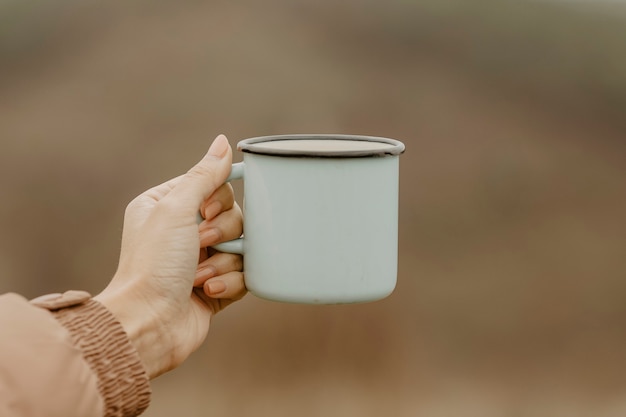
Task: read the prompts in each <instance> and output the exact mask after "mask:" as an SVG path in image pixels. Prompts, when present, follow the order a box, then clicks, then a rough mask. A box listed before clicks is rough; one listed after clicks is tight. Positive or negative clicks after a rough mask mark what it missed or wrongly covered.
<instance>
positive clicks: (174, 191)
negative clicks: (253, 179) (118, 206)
mask: <svg viewBox="0 0 626 417" xmlns="http://www.w3.org/2000/svg"><path fill="white" fill-rule="evenodd" d="M231 162H232V149H231V148H230V145H229V144H228V141H227V139H226V137H224V136H223V135H220V136H218V137H217V138H216V139H215V141H214V142H213V144H212V145H211V147H210V148H209V151H208V152H207V154H206V155H205V156H204V158H203V159H202V160H201V161H200V162H199V163H198V164H197V165H196V166H194V167H193V168H192V169H191V170H189V172H187V173H186V174H185V175H182V176H180V177H177V178H174V179H172V180H170V181H167V182H165V183H164V184H161V185H159V186H157V187H154V188H152V189H150V190H148V191H146V192H144V193H143V194H141V195H140V196H138V197H137V198H135V199H134V200H133V201H132V202H131V203H130V204H129V205H128V207H127V209H126V213H125V217H124V232H123V236H122V250H121V254H120V261H119V266H118V270H117V272H116V273H115V276H114V277H113V279H112V281H111V283H110V284H109V285H108V286H107V288H106V289H105V290H104V291H103V292H102V293H100V294H99V295H97V296H96V297H94V298H95V299H96V300H97V301H99V302H101V303H102V304H103V305H105V306H106V307H107V308H108V309H109V310H110V311H111V312H112V313H113V314H114V315H115V316H116V317H117V319H118V320H119V321H120V322H121V324H122V326H123V327H124V330H125V331H126V333H127V334H128V335H129V338H130V340H131V342H132V343H133V344H134V345H135V347H136V348H137V350H138V352H139V355H140V357H141V360H142V362H143V364H144V367H145V368H146V371H147V373H148V375H149V377H150V378H154V377H156V376H158V375H160V374H162V373H164V372H167V371H168V370H170V369H173V368H175V367H176V366H178V365H180V364H181V363H182V362H183V361H184V360H185V359H186V358H187V357H188V356H189V355H190V354H191V353H192V352H193V351H194V350H196V349H197V348H198V347H199V346H200V344H201V343H202V342H203V340H204V338H205V337H206V335H207V332H208V330H209V323H210V320H211V317H212V316H213V315H214V314H216V313H217V312H218V311H220V310H221V309H223V308H224V307H226V306H227V305H228V304H230V303H232V302H233V301H235V300H238V299H240V298H241V297H243V296H244V295H245V293H246V289H245V286H244V283H243V274H242V272H240V271H241V269H242V261H241V256H239V255H233V254H226V253H219V252H216V251H214V250H212V249H210V248H207V247H208V246H210V245H214V244H216V243H219V242H223V241H227V240H231V239H235V238H237V237H239V236H240V235H241V233H242V215H241V210H240V209H239V206H238V205H237V204H236V203H235V201H234V197H233V191H232V188H231V186H230V184H224V181H225V180H226V178H227V176H228V174H229V172H230V168H231ZM198 210H200V212H201V213H202V214H203V217H204V218H205V220H204V221H203V222H202V223H201V224H200V225H198V224H197V220H196V219H197V213H198Z"/></svg>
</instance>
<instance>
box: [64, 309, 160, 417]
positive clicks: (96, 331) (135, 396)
mask: <svg viewBox="0 0 626 417" xmlns="http://www.w3.org/2000/svg"><path fill="white" fill-rule="evenodd" d="M52 314H53V315H54V316H55V318H56V319H57V320H58V321H59V322H61V324H63V326H65V327H66V328H67V329H68V330H69V332H70V334H71V337H72V341H73V342H74V343H75V345H76V346H77V347H78V348H80V349H81V350H82V352H83V356H84V358H85V360H86V361H87V363H88V364H89V366H90V367H91V368H92V369H93V371H94V372H95V373H96V374H97V375H98V380H99V382H98V388H99V390H100V393H101V395H102V398H103V399H104V403H105V413H104V415H105V417H130V416H137V415H139V414H141V413H142V412H143V411H144V410H145V409H146V408H147V407H148V404H149V403H150V381H149V379H148V376H147V375H146V372H145V370H144V368H143V365H142V364H141V359H140V358H139V354H138V353H137V351H136V350H135V348H134V347H133V345H132V344H131V342H130V340H129V339H128V336H127V335H126V333H125V332H124V329H123V328H122V325H121V324H120V323H119V321H117V319H116V318H115V317H114V316H113V314H112V313H111V312H109V310H107V309H106V307H104V306H103V305H102V304H100V303H99V302H97V301H95V300H92V299H89V300H88V301H86V302H84V303H82V304H78V305H75V306H70V307H65V308H61V309H58V310H52Z"/></svg>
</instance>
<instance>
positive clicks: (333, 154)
mask: <svg viewBox="0 0 626 417" xmlns="http://www.w3.org/2000/svg"><path fill="white" fill-rule="evenodd" d="M320 139H321V140H343V141H360V142H377V143H384V144H388V145H389V146H388V147H384V148H380V149H349V150H322V151H320V150H307V149H268V148H265V147H263V146H259V145H260V144H261V143H265V142H274V141H279V140H320ZM237 149H238V150H240V151H241V152H245V153H252V154H259V155H272V156H285V157H313V158H358V157H369V156H388V155H392V156H393V155H400V154H401V153H403V152H404V150H405V146H404V143H402V142H400V141H399V140H395V139H390V138H384V137H379V136H366V135H346V134H327V133H324V134H288V135H270V136H258V137H254V138H248V139H244V140H242V141H240V142H239V143H238V144H237Z"/></svg>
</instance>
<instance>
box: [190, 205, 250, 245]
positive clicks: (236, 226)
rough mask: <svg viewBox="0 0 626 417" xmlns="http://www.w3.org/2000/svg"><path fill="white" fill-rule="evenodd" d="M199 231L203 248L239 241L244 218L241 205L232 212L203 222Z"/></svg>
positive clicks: (234, 207) (226, 212)
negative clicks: (229, 241)
mask: <svg viewBox="0 0 626 417" xmlns="http://www.w3.org/2000/svg"><path fill="white" fill-rule="evenodd" d="M198 230H199V232H200V247H201V248H206V247H207V246H211V245H215V244H216V243H220V242H226V241H228V240H233V239H237V238H238V237H239V236H241V234H242V233H243V216H242V214H241V209H240V208H239V205H238V204H236V203H235V204H234V205H233V207H232V208H231V209H230V210H227V211H224V212H223V213H220V214H218V215H217V217H214V218H213V219H211V220H205V221H203V222H202V223H200V226H199V227H198Z"/></svg>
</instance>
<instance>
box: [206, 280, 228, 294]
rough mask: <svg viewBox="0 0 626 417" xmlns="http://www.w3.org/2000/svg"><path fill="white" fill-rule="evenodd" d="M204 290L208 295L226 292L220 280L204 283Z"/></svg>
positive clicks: (224, 285)
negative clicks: (205, 289)
mask: <svg viewBox="0 0 626 417" xmlns="http://www.w3.org/2000/svg"><path fill="white" fill-rule="evenodd" d="M206 288H207V290H208V292H209V294H210V295H218V294H221V293H223V292H224V291H226V284H225V283H224V281H221V280H212V281H207V282H206Z"/></svg>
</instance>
